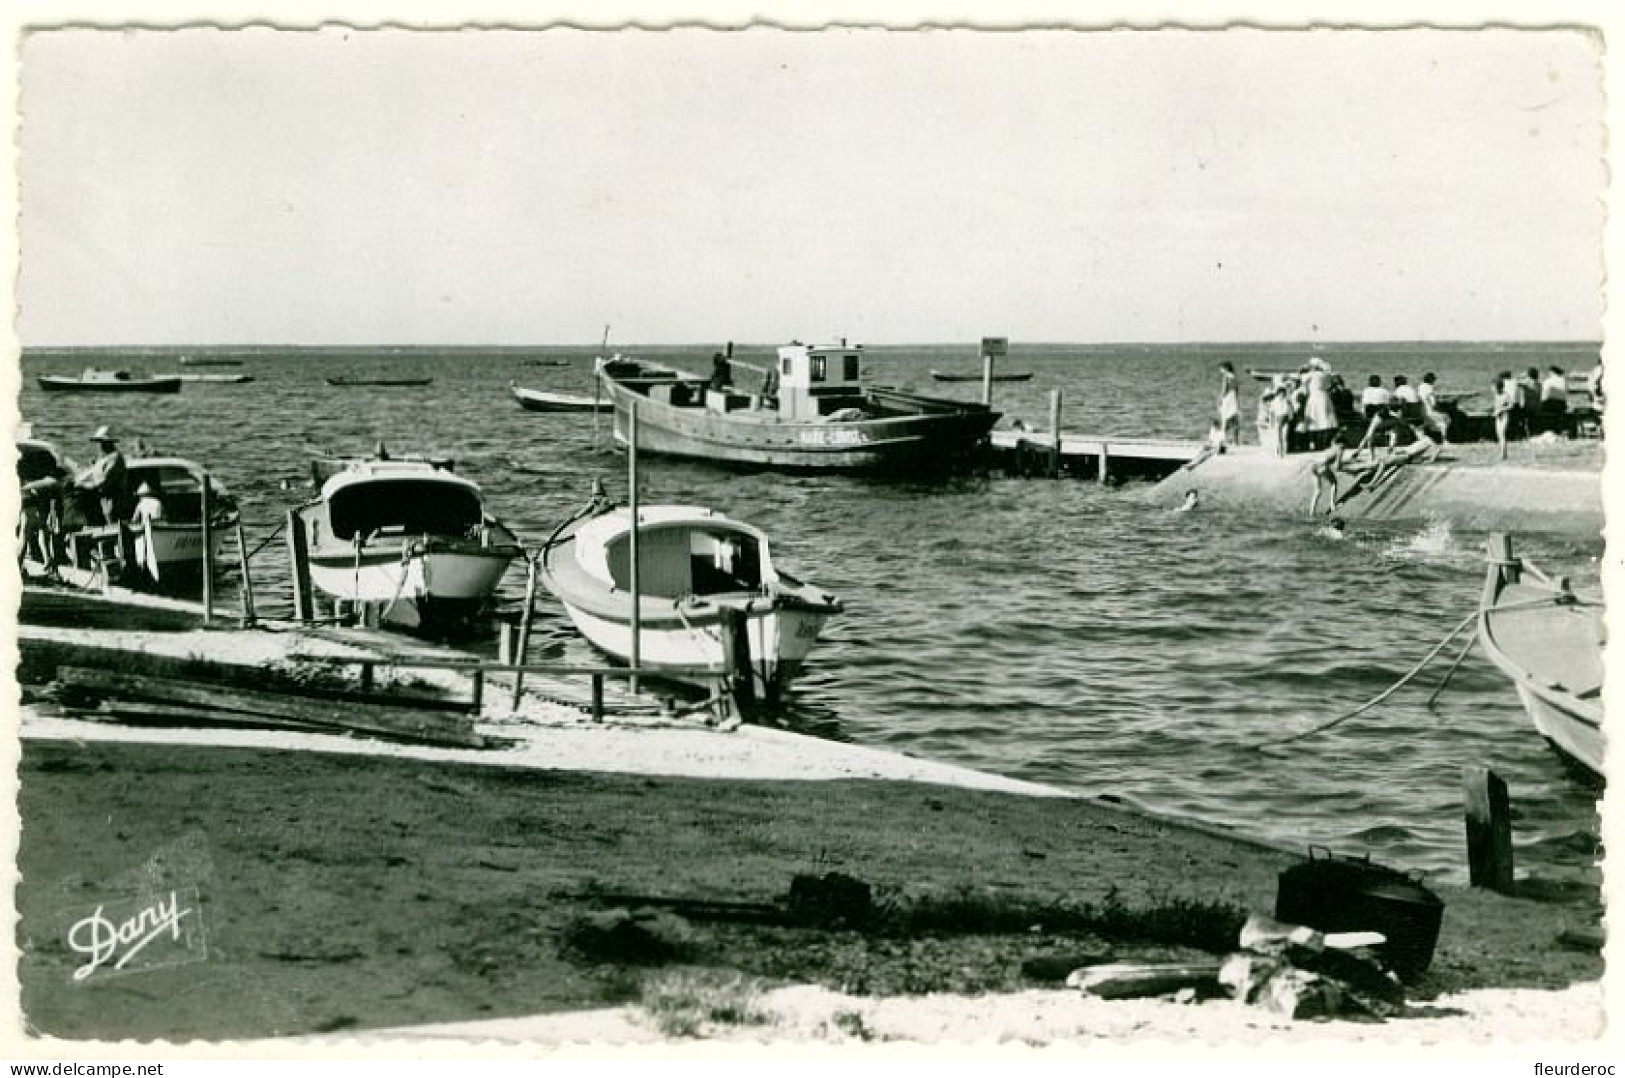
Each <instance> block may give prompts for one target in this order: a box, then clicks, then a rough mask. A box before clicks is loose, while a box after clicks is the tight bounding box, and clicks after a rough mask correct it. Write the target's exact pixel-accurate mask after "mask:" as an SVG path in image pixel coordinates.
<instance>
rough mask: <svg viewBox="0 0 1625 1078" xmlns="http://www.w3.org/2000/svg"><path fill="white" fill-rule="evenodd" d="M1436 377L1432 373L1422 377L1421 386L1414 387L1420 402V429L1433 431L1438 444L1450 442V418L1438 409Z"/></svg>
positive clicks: (1429, 372)
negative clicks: (1437, 438) (1436, 436)
mask: <svg viewBox="0 0 1625 1078" xmlns="http://www.w3.org/2000/svg"><path fill="white" fill-rule="evenodd" d="M1438 380H1439V379H1438V376H1437V375H1435V374H1434V373H1433V372H1432V371H1428V372H1427V373H1426V374H1424V375H1422V384H1421V385H1419V386H1417V387H1416V396H1417V399H1418V400H1420V401H1421V402H1422V429H1423V430H1429V431H1433V432H1434V433H1435V434H1437V435H1438V436H1439V441H1440V443H1444V442H1448V441H1449V440H1450V417H1449V416H1448V415H1446V414H1445V413H1444V412H1443V411H1442V410H1441V409H1440V408H1439V390H1438V386H1437V384H1436V383H1437V382H1438Z"/></svg>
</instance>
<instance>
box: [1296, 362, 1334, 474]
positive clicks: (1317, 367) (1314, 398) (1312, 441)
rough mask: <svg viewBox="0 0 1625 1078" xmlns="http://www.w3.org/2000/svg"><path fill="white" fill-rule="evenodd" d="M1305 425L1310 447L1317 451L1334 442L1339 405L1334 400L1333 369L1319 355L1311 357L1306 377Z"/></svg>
mask: <svg viewBox="0 0 1625 1078" xmlns="http://www.w3.org/2000/svg"><path fill="white" fill-rule="evenodd" d="M1304 391H1305V397H1304V404H1303V426H1304V429H1305V430H1306V431H1308V432H1309V448H1310V449H1311V450H1314V451H1316V452H1319V451H1320V450H1322V449H1325V448H1326V447H1327V446H1329V445H1331V443H1332V434H1333V433H1335V432H1336V430H1337V405H1336V403H1335V402H1334V401H1333V400H1332V369H1331V367H1329V366H1327V364H1326V361H1325V360H1324V359H1321V358H1320V357H1319V356H1312V357H1310V359H1309V373H1308V375H1306V376H1305V377H1304Z"/></svg>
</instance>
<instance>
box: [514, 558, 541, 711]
mask: <svg viewBox="0 0 1625 1078" xmlns="http://www.w3.org/2000/svg"><path fill="white" fill-rule="evenodd" d="M535 613H536V557H535V555H533V554H527V555H525V612H524V614H523V615H521V616H520V618H519V640H518V642H517V643H516V644H515V645H514V648H513V650H514V656H513V662H514V665H515V666H523V665H525V656H526V655H528V654H530V619H531V617H532V616H534V614H535ZM524 688H525V672H524V671H523V670H515V671H514V672H513V704H512V705H511V706H512V708H513V710H515V711H517V710H519V695H520V693H521V692H522V691H524Z"/></svg>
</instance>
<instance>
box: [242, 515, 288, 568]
mask: <svg viewBox="0 0 1625 1078" xmlns="http://www.w3.org/2000/svg"><path fill="white" fill-rule="evenodd" d="M287 526H288V522H287V521H286V520H284V521H283V522H282V523H281V524H278V525H277V526H276V530H275V531H273V532H272V533H271V534H270V535H267V536H266V537H265V540H264V541H263V542H262V543H260V545H259V546H257V547H255V548H254V549H253V550H250V551H249V552H248V557H246V558H244V559H243V560H244V561H253V560H254V555H255V554H258V553H259V552H260V551H262V550H264V549H265V548H266V547H268V546H270V545H271V540H273V539H275V538H276V537H277V536H279V535H281V534H282V529H284V528H286V527H287Z"/></svg>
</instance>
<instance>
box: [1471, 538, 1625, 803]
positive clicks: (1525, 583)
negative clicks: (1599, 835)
mask: <svg viewBox="0 0 1625 1078" xmlns="http://www.w3.org/2000/svg"><path fill="white" fill-rule="evenodd" d="M1533 573H1534V571H1533V570H1531V569H1528V568H1526V567H1525V566H1523V565H1522V564H1521V563H1520V562H1518V561H1516V560H1514V559H1510V558H1507V557H1501V556H1499V555H1498V554H1496V553H1495V548H1494V546H1493V545H1492V556H1491V562H1490V567H1489V575H1488V578H1487V579H1486V582H1485V587H1484V597H1483V600H1482V601H1481V603H1480V606H1479V616H1478V638H1479V644H1480V646H1481V647H1482V649H1483V651H1484V654H1485V656H1486V657H1487V658H1488V659H1489V660H1490V662H1491V663H1493V664H1494V665H1495V667H1496V668H1497V669H1499V670H1500V671H1501V672H1502V673H1503V674H1505V675H1506V676H1507V677H1508V678H1509V679H1510V680H1511V681H1512V684H1513V686H1514V687H1515V688H1516V690H1517V693H1518V700H1519V702H1520V703H1522V705H1523V709H1524V711H1525V713H1526V714H1527V715H1528V717H1529V721H1530V723H1531V724H1532V725H1533V726H1534V728H1535V730H1536V731H1537V732H1539V733H1540V735H1541V736H1542V737H1544V738H1545V739H1546V741H1547V742H1548V743H1549V744H1550V745H1551V746H1552V747H1553V748H1555V749H1556V750H1557V751H1558V752H1559V753H1561V754H1562V755H1563V756H1564V757H1565V758H1566V759H1567V760H1569V761H1570V762H1571V763H1573V764H1576V765H1578V767H1579V768H1580V769H1582V770H1583V771H1584V772H1585V773H1587V774H1588V775H1590V776H1592V777H1593V778H1595V779H1597V780H1601V779H1602V778H1603V761H1604V757H1605V754H1606V751H1607V739H1606V737H1605V736H1604V734H1603V727H1602V722H1603V708H1602V700H1601V688H1602V664H1601V643H1600V639H1599V636H1598V629H1597V625H1596V622H1595V618H1597V617H1599V616H1600V609H1601V608H1600V604H1598V603H1596V602H1593V601H1589V600H1583V599H1581V598H1579V597H1578V596H1576V595H1575V594H1573V593H1571V592H1568V591H1565V590H1561V589H1554V588H1552V587H1549V586H1548V584H1549V581H1546V580H1544V579H1535V580H1525V579H1523V577H1524V576H1525V575H1527V574H1533Z"/></svg>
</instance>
